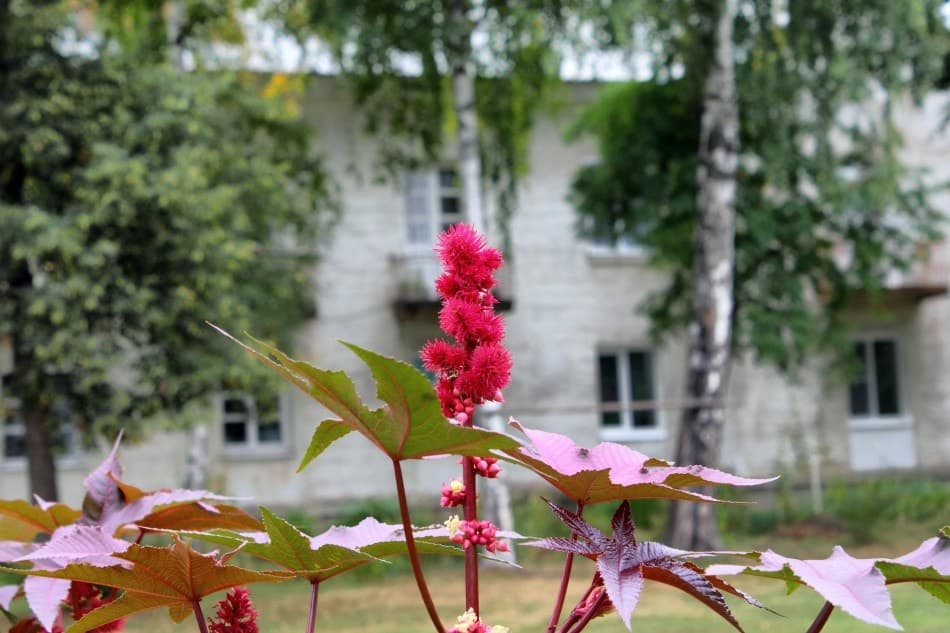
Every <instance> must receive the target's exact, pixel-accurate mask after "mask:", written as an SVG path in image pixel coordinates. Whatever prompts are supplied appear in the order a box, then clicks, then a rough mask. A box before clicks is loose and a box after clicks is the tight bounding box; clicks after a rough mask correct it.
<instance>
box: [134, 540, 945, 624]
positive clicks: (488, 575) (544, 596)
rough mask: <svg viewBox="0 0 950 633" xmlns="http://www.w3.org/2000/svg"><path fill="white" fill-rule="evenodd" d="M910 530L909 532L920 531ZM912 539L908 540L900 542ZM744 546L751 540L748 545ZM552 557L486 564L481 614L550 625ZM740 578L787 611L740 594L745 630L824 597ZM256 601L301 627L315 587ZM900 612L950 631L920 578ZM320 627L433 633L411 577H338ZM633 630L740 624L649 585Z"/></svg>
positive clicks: (440, 585)
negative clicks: (523, 563) (515, 564)
mask: <svg viewBox="0 0 950 633" xmlns="http://www.w3.org/2000/svg"><path fill="white" fill-rule="evenodd" d="M916 536H917V535H913V537H912V538H916ZM772 540H773V548H774V549H776V550H777V551H780V552H782V553H786V554H788V555H795V556H802V557H812V556H814V557H824V556H827V555H828V554H829V553H830V548H831V545H830V543H829V542H828V541H821V540H820V539H819V540H804V541H803V540H794V539H792V540H788V541H786V542H782V540H781V539H779V540H778V541H777V542H776V540H775V539H772ZM899 540H900V541H901V543H900V544H896V545H893V546H887V547H886V548H884V547H882V546H876V547H865V548H858V547H849V548H848V549H849V551H851V552H852V553H853V554H854V555H856V556H874V555H898V554H901V553H904V552H905V551H908V550H909V549H911V548H912V547H913V546H914V545H916V543H918V542H919V540H917V541H913V542H912V541H911V535H908V536H907V537H906V538H903V539H899ZM904 541H906V543H904ZM745 545H746V546H748V544H745ZM555 560H556V559H555V557H554V556H553V555H552V556H550V557H547V556H545V557H544V558H543V559H542V561H541V562H539V563H532V564H531V565H530V566H528V567H527V568H526V569H523V570H517V569H500V568H488V569H484V570H483V571H482V583H481V584H482V594H481V595H482V598H481V600H482V612H483V615H484V617H485V619H486V620H487V621H488V622H489V623H490V624H503V625H505V626H508V627H510V628H511V630H512V632H513V633H527V632H529V631H534V632H538V633H542V632H543V631H544V629H545V627H546V625H547V620H548V617H549V613H550V611H549V610H550V608H551V603H552V600H553V595H554V592H555V591H556V587H557V580H558V578H559V577H560V568H559V566H558V564H557V563H556V562H555ZM430 567H431V568H430V569H427V577H428V580H429V585H430V588H431V590H432V593H433V596H434V599H435V602H436V605H437V606H438V608H439V611H440V613H441V614H442V617H443V620H444V621H445V623H446V624H451V623H453V622H454V620H455V617H456V616H457V615H458V614H459V613H460V611H461V606H462V603H463V596H464V588H463V586H462V584H461V577H460V576H461V575H460V574H459V573H458V570H457V568H453V567H451V566H447V565H445V564H437V565H434V566H430ZM591 573H592V564H591V563H590V562H589V561H586V560H582V561H580V562H579V563H578V564H577V565H576V573H575V580H574V582H573V583H572V587H571V592H570V596H569V601H568V602H569V604H573V603H574V601H576V599H577V597H578V596H579V595H580V594H581V593H582V592H583V590H584V589H585V588H586V586H587V582H588V581H589V579H590V574H591ZM736 584H737V585H738V586H739V587H741V588H742V589H745V590H746V591H748V592H749V593H751V594H752V595H754V596H755V597H757V598H758V599H759V600H760V601H762V602H763V603H765V604H766V605H768V606H769V607H770V608H772V609H774V610H776V611H778V612H780V613H782V614H783V615H784V616H785V617H779V616H776V615H773V614H771V613H768V612H764V611H760V610H758V609H756V608H754V607H751V606H749V605H746V604H745V603H743V602H741V601H736V600H732V599H731V598H730V604H731V606H732V609H733V613H734V614H735V615H736V617H737V619H738V620H739V622H740V623H741V624H742V625H743V628H744V629H745V630H746V631H748V632H750V633H752V632H756V631H767V632H774V633H784V632H788V633H792V632H796V633H801V632H803V631H805V630H806V629H807V628H808V625H809V624H810V623H811V621H812V619H813V618H814V616H815V614H816V613H817V612H818V610H819V609H820V608H821V605H822V603H823V601H822V600H821V598H819V597H818V596H817V594H815V593H813V592H811V591H810V590H808V589H800V590H798V591H796V592H794V593H793V594H792V595H790V596H786V595H785V586H784V584H783V583H781V582H777V581H769V580H765V579H758V578H741V577H740V578H739V579H737V582H736ZM250 589H251V592H252V594H253V596H254V600H255V604H256V606H257V607H258V609H259V611H260V612H261V617H260V620H259V624H260V630H261V631H262V633H289V632H291V631H294V632H297V631H303V629H304V624H305V622H306V609H307V603H308V600H309V597H308V589H309V586H308V585H306V584H305V583H302V582H291V583H284V584H280V585H257V586H253V585H252V586H251V587H250ZM891 590H892V591H891V593H892V596H893V598H894V613H895V615H896V617H897V619H898V621H899V622H900V623H901V624H902V625H903V626H904V629H905V630H906V631H910V632H914V633H947V631H950V609H948V608H947V607H946V606H944V605H941V604H940V603H939V601H937V600H936V599H935V598H933V597H932V596H931V595H930V594H928V593H926V592H924V591H923V590H922V589H920V588H919V587H917V586H916V585H898V586H894V587H892V588H891ZM212 605H213V601H211V600H206V607H205V608H206V611H207V612H208V613H210V612H211V611H212V610H213V606H212ZM319 606H320V608H319V616H318V620H317V630H318V631H332V632H342V633H355V632H357V631H360V632H362V631H373V632H374V633H417V632H418V633H427V632H428V631H432V630H433V629H432V627H431V625H430V624H429V622H428V619H427V617H426V615H425V611H424V610H423V608H422V606H421V603H420V601H419V600H418V596H417V593H416V587H415V584H414V581H413V579H412V577H411V576H410V575H409V574H397V575H387V576H385V577H382V578H374V579H369V580H364V581H356V580H353V579H338V580H334V581H330V582H328V583H327V584H326V585H325V586H324V587H321V590H320V599H319ZM633 629H634V630H635V631H657V632H658V633H663V632H675V633H688V632H694V631H700V632H702V633H719V632H722V633H725V632H727V631H734V629H733V628H732V627H731V626H730V625H729V624H728V623H727V622H726V621H725V620H722V619H721V618H719V616H717V615H715V614H714V613H713V612H712V611H709V610H708V609H706V607H704V606H702V605H701V604H699V603H698V602H695V601H693V600H691V599H690V598H688V597H687V596H686V595H685V594H682V593H680V592H678V591H677V590H675V589H672V588H669V587H666V586H664V585H659V584H656V583H647V585H646V587H645V588H644V590H643V594H642V595H641V601H640V605H639V606H638V608H637V610H636V612H635V613H634V617H633ZM126 630H127V631H129V632H130V633H174V632H179V631H194V630H196V626H195V622H194V620H186V621H185V622H183V623H181V624H177V625H176V624H174V623H172V622H171V620H169V619H168V617H167V616H166V615H165V614H164V613H162V612H157V611H156V612H151V613H149V614H146V615H141V616H139V617H137V618H133V619H132V620H131V621H130V622H129V623H128V626H127V628H126ZM587 630H590V631H593V632H595V633H596V632H598V631H599V632H603V633H606V632H608V631H616V632H618V633H619V632H620V631H625V630H626V629H625V628H624V626H623V624H622V623H621V622H620V619H619V618H617V616H616V615H615V614H610V615H608V616H607V617H604V618H600V619H599V620H596V621H595V622H594V623H592V624H591V625H590V626H589V627H588V629H587ZM824 630H825V631H829V632H834V633H863V632H868V633H870V632H872V631H883V630H886V629H883V628H881V627H876V626H872V625H869V624H864V623H862V622H859V621H858V620H856V619H854V618H852V617H851V616H849V615H847V614H845V613H841V612H838V611H837V610H836V611H835V613H833V614H832V617H831V620H830V621H829V622H828V624H827V625H826V627H825V629H824Z"/></svg>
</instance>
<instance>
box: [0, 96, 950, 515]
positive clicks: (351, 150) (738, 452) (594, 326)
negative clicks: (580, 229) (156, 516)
mask: <svg viewBox="0 0 950 633" xmlns="http://www.w3.org/2000/svg"><path fill="white" fill-rule="evenodd" d="M593 90H594V87H593V86H591V85H583V84H581V85H576V86H574V87H573V88H572V93H571V99H570V100H569V103H568V105H567V107H565V108H564V109H562V110H561V111H560V114H559V115H558V116H553V115H549V116H545V117H542V118H541V120H540V122H539V124H538V126H537V128H536V130H535V132H534V134H533V137H532V142H531V150H530V161H531V172H530V174H529V175H528V176H527V177H526V178H525V179H524V181H523V183H522V185H521V190H520V192H519V208H518V210H517V212H516V213H515V215H514V217H513V219H512V224H511V239H512V242H511V247H512V248H511V252H510V258H509V260H510V264H509V265H510V266H511V278H512V279H511V287H512V295H513V299H514V304H513V309H512V310H511V311H510V312H508V313H507V314H506V315H505V317H506V323H507V336H506V344H507V346H508V347H509V348H510V350H511V353H512V355H513V359H514V370H513V376H512V385H511V387H510V388H509V389H508V390H507V391H506V400H507V404H506V405H505V408H504V415H505V416H506V417H507V416H508V415H513V416H515V417H517V418H518V419H519V420H520V421H521V422H522V423H523V424H525V425H526V426H529V427H540V428H544V429H548V430H553V431H557V432H560V433H564V434H567V435H570V436H572V437H573V438H574V439H575V440H576V441H577V442H578V443H580V444H583V445H593V444H595V443H596V442H598V441H599V412H598V409H597V405H598V390H597V352H598V349H602V348H605V347H615V346H623V347H643V348H646V347H649V346H650V341H649V337H648V328H649V324H648V322H647V320H646V319H645V317H643V316H642V315H641V314H639V312H638V311H637V307H638V306H639V305H640V304H641V302H642V301H643V299H644V298H645V297H646V296H647V294H649V293H650V292H651V291H653V290H656V289H658V288H660V287H662V285H663V284H664V282H665V277H664V275H663V274H662V273H660V272H658V271H656V270H654V269H652V268H651V267H649V266H648V265H647V263H646V260H645V258H644V256H643V254H642V253H636V252H627V253H624V254H618V253H616V252H613V253H607V252H604V251H602V250H597V249H595V248H593V247H591V246H590V245H588V244H585V243H584V242H582V241H580V240H578V239H577V238H576V237H575V231H574V226H573V224H574V213H573V210H572V208H571V207H570V205H569V203H568V201H567V199H566V196H567V192H568V187H569V183H570V181H571V178H572V176H573V174H574V173H575V171H576V170H577V169H578V168H579V167H581V166H582V165H583V164H585V163H586V162H587V161H589V160H590V159H591V157H593V156H595V149H594V147H593V146H592V145H591V144H590V143H589V142H584V141H581V142H577V143H575V144H571V145H567V144H565V143H564V142H563V140H562V130H563V129H564V126H565V124H566V122H567V121H569V120H570V118H571V113H572V108H573V107H574V106H575V105H576V103H577V102H583V101H584V100H585V99H587V98H589V96H590V94H592V91H593ZM945 101H946V96H945V95H936V96H934V97H931V99H928V101H927V102H926V103H925V109H924V110H923V111H922V112H919V111H912V110H910V109H908V110H907V112H908V114H907V115H906V116H905V117H904V120H905V121H908V129H907V141H908V142H909V143H910V144H911V145H912V149H910V150H908V154H907V155H908V157H909V158H912V159H913V160H916V161H921V162H923V163H925V164H927V165H929V166H931V167H935V168H936V171H937V173H936V175H935V176H933V177H934V178H937V177H943V178H950V161H947V160H946V157H947V156H950V142H948V136H947V133H946V132H943V133H940V134H935V133H934V132H933V130H934V129H936V125H935V121H939V116H940V108H939V104H940V103H943V102H945ZM306 111H307V116H308V118H309V119H310V120H311V121H312V122H313V123H314V125H315V127H316V128H317V129H318V130H319V132H318V138H317V139H316V141H315V143H316V146H317V147H319V148H322V151H323V153H324V154H325V155H326V158H327V164H328V167H329V168H330V170H331V173H332V174H333V176H334V177H335V178H336V180H337V182H338V183H339V184H340V187H341V189H340V199H341V200H342V201H343V213H342V217H341V220H340V223H339V225H338V226H337V227H336V229H335V232H334V234H333V236H332V241H331V242H330V244H329V245H328V248H327V250H326V252H325V256H324V258H323V260H322V261H321V263H320V264H319V266H317V268H316V269H315V271H314V288H315V289H314V292H315V298H316V305H317V309H318V316H317V318H316V319H314V320H313V321H311V322H310V323H309V324H307V326H306V327H304V328H303V329H302V330H301V332H300V333H299V336H298V339H297V342H296V350H295V354H294V355H295V356H296V357H298V358H301V359H306V360H308V361H311V362H313V363H315V364H316V365H318V366H320V367H326V368H339V369H344V370H346V371H347V372H348V373H349V374H350V375H351V376H352V377H353V379H354V381H355V383H356V385H357V388H358V390H359V391H360V392H361V393H362V394H364V398H365V399H366V400H367V401H373V400H374V398H373V397H372V394H373V385H372V382H371V379H370V376H369V372H368V370H366V368H365V367H364V366H363V365H362V364H361V363H360V362H359V361H358V359H356V357H355V356H353V355H352V354H351V353H350V352H349V351H348V350H347V349H346V348H344V347H343V346H341V345H339V344H338V342H337V341H338V340H345V341H350V342H353V343H356V344H358V345H361V346H364V347H367V348H371V349H373V350H375V351H377V352H380V353H383V354H387V355H391V356H395V357H397V358H401V359H404V360H407V361H412V360H413V359H415V357H416V355H417V352H418V349H419V347H421V345H422V343H424V342H425V341H426V340H427V339H429V338H432V337H434V336H437V335H438V330H437V327H436V324H435V320H434V318H433V317H431V316H429V317H428V318H426V317H422V316H419V317H416V318H412V319H399V318H397V317H396V314H395V311H394V309H393V301H394V299H395V298H396V293H397V286H396V281H395V278H394V275H393V260H392V256H394V255H399V254H401V253H402V252H403V251H404V249H405V245H406V237H405V236H406V234H407V226H406V214H405V201H404V193H403V191H402V190H401V183H398V182H395V183H393V182H390V183H386V182H381V181H379V180H378V179H376V178H375V175H376V174H375V173H374V171H373V161H374V158H375V155H374V153H373V148H374V144H373V142H372V141H371V140H370V139H368V138H366V137H365V136H364V135H363V134H362V132H361V123H360V120H359V115H358V113H357V112H356V110H355V108H354V107H353V106H352V104H351V103H350V102H349V100H348V99H347V98H346V96H345V94H344V91H343V89H342V88H341V87H339V86H338V85H337V84H336V82H334V81H332V80H318V81H316V82H315V85H314V87H313V89H312V91H311V93H310V94H309V95H308V98H307V102H306ZM328 148H332V149H328ZM631 168H632V169H635V168H636V167H635V166H631ZM934 201H935V203H936V204H938V205H939V206H940V207H941V208H942V209H944V210H948V209H950V197H948V195H947V194H942V195H941V196H939V197H937V198H935V199H934ZM684 239H690V236H684ZM933 255H934V256H933V259H932V260H931V263H930V264H929V265H928V266H929V267H928V268H927V270H928V273H927V274H928V275H930V279H931V281H933V282H937V283H944V284H947V283H950V245H948V243H947V242H943V243H942V244H939V245H937V246H936V247H935V250H934V254H933ZM854 326H855V329H856V331H872V330H873V331H877V330H885V331H888V332H893V333H896V334H897V335H898V336H899V337H900V340H901V354H902V376H903V378H902V380H903V381H904V386H903V389H904V397H905V402H907V403H909V407H908V408H909V410H908V413H909V416H910V417H911V418H912V420H913V429H914V431H915V433H914V435H913V436H912V442H913V449H912V452H913V454H914V459H915V462H916V464H917V465H919V466H921V467H926V468H941V467H946V466H947V465H948V464H947V458H948V456H950V415H948V412H950V378H947V376H950V298H948V297H946V296H943V297H934V298H929V299H926V300H924V301H923V302H921V303H919V304H917V303H914V302H912V301H911V302H910V303H907V302H905V303H903V304H900V305H897V304H895V305H894V309H893V310H891V311H890V312H889V313H887V314H886V315H884V316H876V315H873V314H861V313H858V314H856V315H855V317H854ZM654 360H655V365H656V367H655V371H656V376H657V383H658V387H659V392H658V394H657V399H658V400H660V401H661V411H660V430H661V433H660V434H658V435H657V437H655V438H654V439H653V440H651V441H648V442H638V443H636V444H635V446H636V448H637V449H638V450H641V451H643V452H646V453H648V454H652V455H656V456H658V457H666V458H668V457H670V456H671V455H672V453H673V443H674V439H675V432H674V431H675V429H676V426H677V424H678V416H679V406H680V404H681V403H680V399H681V395H682V393H683V391H684V389H683V384H682V380H683V376H684V361H685V350H684V347H683V345H682V343H681V342H679V341H673V342H671V343H669V344H666V345H665V346H663V347H661V348H659V349H656V350H654ZM826 361H827V359H820V358H816V359H814V361H813V362H811V363H809V364H808V365H807V366H806V367H804V368H803V369H802V370H801V371H800V372H799V375H798V376H797V379H796V380H795V381H790V380H789V379H788V378H786V377H783V376H782V375H780V374H778V373H777V372H776V371H775V370H773V369H770V368H767V367H762V366H759V365H757V364H755V363H754V362H753V361H751V360H748V359H740V360H739V361H737V363H736V366H735V369H734V372H733V377H732V384H731V388H730V391H729V418H728V419H729V422H728V426H727V428H726V434H725V447H724V452H723V458H722V464H723V467H725V468H728V469H732V470H734V471H736V472H738V473H740V474H744V475H749V476H763V475H768V474H772V473H777V472H784V473H790V474H795V473H796V472H801V471H803V469H807V468H809V467H812V468H814V467H815V463H812V464H811V466H809V464H808V455H809V454H814V455H817V456H818V460H817V462H816V463H817V466H819V467H821V468H822V469H825V471H827V472H839V471H844V470H847V469H848V468H849V467H850V466H851V465H853V463H854V456H853V455H852V447H853V444H854V438H853V437H852V434H851V432H850V431H849V428H848V419H847V418H848V405H847V385H846V383H845V381H844V380H843V379H841V378H837V377H834V376H832V375H829V374H828V373H827V371H826V366H827V363H826ZM288 412H289V416H288V425H287V427H286V431H287V437H288V441H287V442H286V443H285V445H283V446H282V447H280V449H279V450H276V451H271V452H258V453H253V452H251V453H249V452H243V453H241V452H237V453H234V452H229V451H228V450H226V448H225V446H224V444H223V441H222V437H221V430H220V427H219V423H218V422H217V421H213V422H212V423H211V424H210V433H209V438H210V440H209V446H210V457H211V464H212V466H211V469H210V473H209V474H210V485H211V486H212V487H213V488H215V489H217V490H220V491H222V492H225V493H228V494H232V495H236V496H242V497H253V498H254V499H256V500H258V502H260V503H262V504H267V505H277V506H286V505H300V506H303V507H304V508H305V509H306V510H309V511H315V512H321V511H330V510H332V509H334V508H335V507H337V506H338V505H339V504H340V503H343V502H345V501H346V500H352V499H354V498H356V497H361V496H384V495H389V494H390V493H391V490H392V484H391V479H392V466H391V464H390V463H389V461H388V460H387V459H386V458H384V457H383V456H381V455H379V454H378V453H377V452H376V451H375V449H373V448H372V447H370V446H369V444H368V443H367V442H366V441H365V440H363V439H362V438H361V437H358V436H357V435H356V434H352V435H350V436H347V437H345V438H343V439H342V440H340V441H339V442H338V443H337V444H336V445H334V447H333V448H332V449H331V450H329V451H327V452H326V453H325V454H324V455H323V456H321V457H320V458H319V459H318V460H317V461H316V462H314V463H313V464H312V465H310V466H309V467H308V468H307V469H306V470H305V471H304V472H303V473H301V474H296V473H295V470H296V467H297V464H298V463H299V460H300V458H301V456H302V455H303V452H304V450H305V449H306V447H307V445H308V444H309V441H310V436H311V434H312V432H313V429H314V427H315V425H316V424H317V423H319V422H320V421H321V420H323V419H324V418H325V417H326V412H325V411H322V409H321V407H320V406H318V405H317V404H316V403H314V402H312V401H311V400H309V398H307V397H306V396H305V395H304V394H302V393H300V392H298V391H296V390H294V391H293V393H292V394H291V395H290V400H289V407H288ZM885 439H886V438H885ZM185 446H187V440H186V439H185V437H184V436H183V435H180V434H178V435H176V434H170V435H156V436H154V437H153V438H151V439H150V440H149V441H148V442H147V443H146V444H145V445H142V446H128V447H125V448H124V449H123V453H124V458H123V462H124V463H126V464H127V473H128V477H127V478H128V479H129V480H130V481H132V482H133V483H136V484H137V485H141V486H143V487H145V488H158V487H163V486H168V485H177V484H180V483H181V482H182V481H183V480H184V472H185V457H184V453H185V451H184V450H183V447H185ZM100 457H101V456H99V455H83V456H80V457H79V458H78V461H77V462H76V463H75V467H76V468H75V470H73V469H64V470H63V472H62V473H61V476H62V477H61V479H62V481H63V484H64V485H63V498H64V499H66V500H70V501H73V502H77V501H78V499H79V498H81V479H80V477H79V473H81V472H86V471H87V470H88V469H89V468H90V467H92V466H93V465H94V464H95V463H96V461H97V460H98V459H99V458H100ZM158 465H160V466H158ZM507 470H508V475H507V476H508V477H509V478H510V479H511V480H512V481H514V482H515V483H526V482H528V481H529V478H528V476H527V474H526V473H523V472H518V471H516V469H515V468H514V467H511V468H509V469H507ZM457 472H458V471H457V464H456V460H454V459H445V460H434V461H429V460H426V462H424V463H422V462H414V463H410V464H407V465H406V480H407V485H408V487H409V490H410V494H412V495H416V496H426V497H427V498H429V499H431V500H432V503H433V504H434V503H435V499H436V498H437V489H438V484H439V483H440V482H443V481H447V480H448V479H449V478H450V477H452V476H453V475H455V474H456V473H457ZM25 489H26V485H25V477H24V475H23V473H22V470H19V471H17V470H16V469H15V468H13V467H12V466H11V467H9V468H6V469H5V470H4V471H2V477H0V496H4V497H10V496H14V497H15V496H22V495H23V494H24V493H25Z"/></svg>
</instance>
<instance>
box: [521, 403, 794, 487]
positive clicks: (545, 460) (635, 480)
mask: <svg viewBox="0 0 950 633" xmlns="http://www.w3.org/2000/svg"><path fill="white" fill-rule="evenodd" d="M511 425H512V426H514V427H515V428H517V429H518V430H520V431H521V432H522V433H524V435H525V436H526V437H527V438H528V443H527V444H525V445H523V446H521V447H520V448H517V449H514V450H505V451H503V455H504V457H505V459H507V460H509V461H513V462H516V463H518V464H521V465H522V466H525V467H526V468H528V469H530V470H532V471H534V472H535V473H537V474H538V475H539V476H541V477H542V478H543V479H545V480H546V481H547V482H548V483H550V484H551V485H552V486H554V487H555V488H557V489H558V490H560V491H561V492H563V493H564V494H565V495H567V496H568V497H570V498H571V499H573V500H575V501H578V502H580V503H584V504H590V503H599V502H603V501H619V500H623V499H678V500H683V501H711V502H719V503H729V502H727V501H722V500H719V499H716V498H714V497H710V496H709V495H704V494H702V493H699V492H693V491H690V490H683V488H684V487H687V486H708V485H729V486H755V485H759V484H764V483H768V482H770V481H774V480H775V479H776V478H774V477H773V478H770V479H750V478H747V477H738V476H736V475H730V474H729V473H724V472H722V471H719V470H716V469H714V468H706V467H704V466H674V465H672V464H671V463H670V462H666V461H663V460H660V459H656V458H653V457H648V456H646V455H644V454H642V453H639V452H637V451H635V450H633V449H632V448H630V447H627V446H623V445H622V444H614V443H611V442H604V443H601V444H598V445H597V446H595V447H593V448H590V449H587V448H584V447H581V446H578V445H577V444H575V443H574V441H573V440H571V439H570V438H569V437H567V436H565V435H560V434H558V433H550V432H548V431H538V430H534V429H527V428H525V427H523V426H521V424H519V423H518V422H517V421H515V420H512V421H511Z"/></svg>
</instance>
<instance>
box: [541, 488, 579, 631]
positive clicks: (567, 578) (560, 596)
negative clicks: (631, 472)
mask: <svg viewBox="0 0 950 633" xmlns="http://www.w3.org/2000/svg"><path fill="white" fill-rule="evenodd" d="M583 512H584V504H583V503H582V502H580V501H578V502H577V510H576V511H575V514H577V516H580V515H581V514H582V513H583ZM571 540H572V541H576V540H577V532H575V531H574V530H571ZM573 566H574V552H568V553H567V554H565V555H564V571H563V572H562V573H561V585H560V587H559V588H558V591H557V600H555V602H554V608H553V609H552V610H551V619H550V621H549V622H548V633H554V631H555V630H556V629H557V623H558V620H560V619H561V612H562V611H563V610H564V599H565V597H566V596H567V586H568V585H569V584H570V582H571V569H572V568H573Z"/></svg>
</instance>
